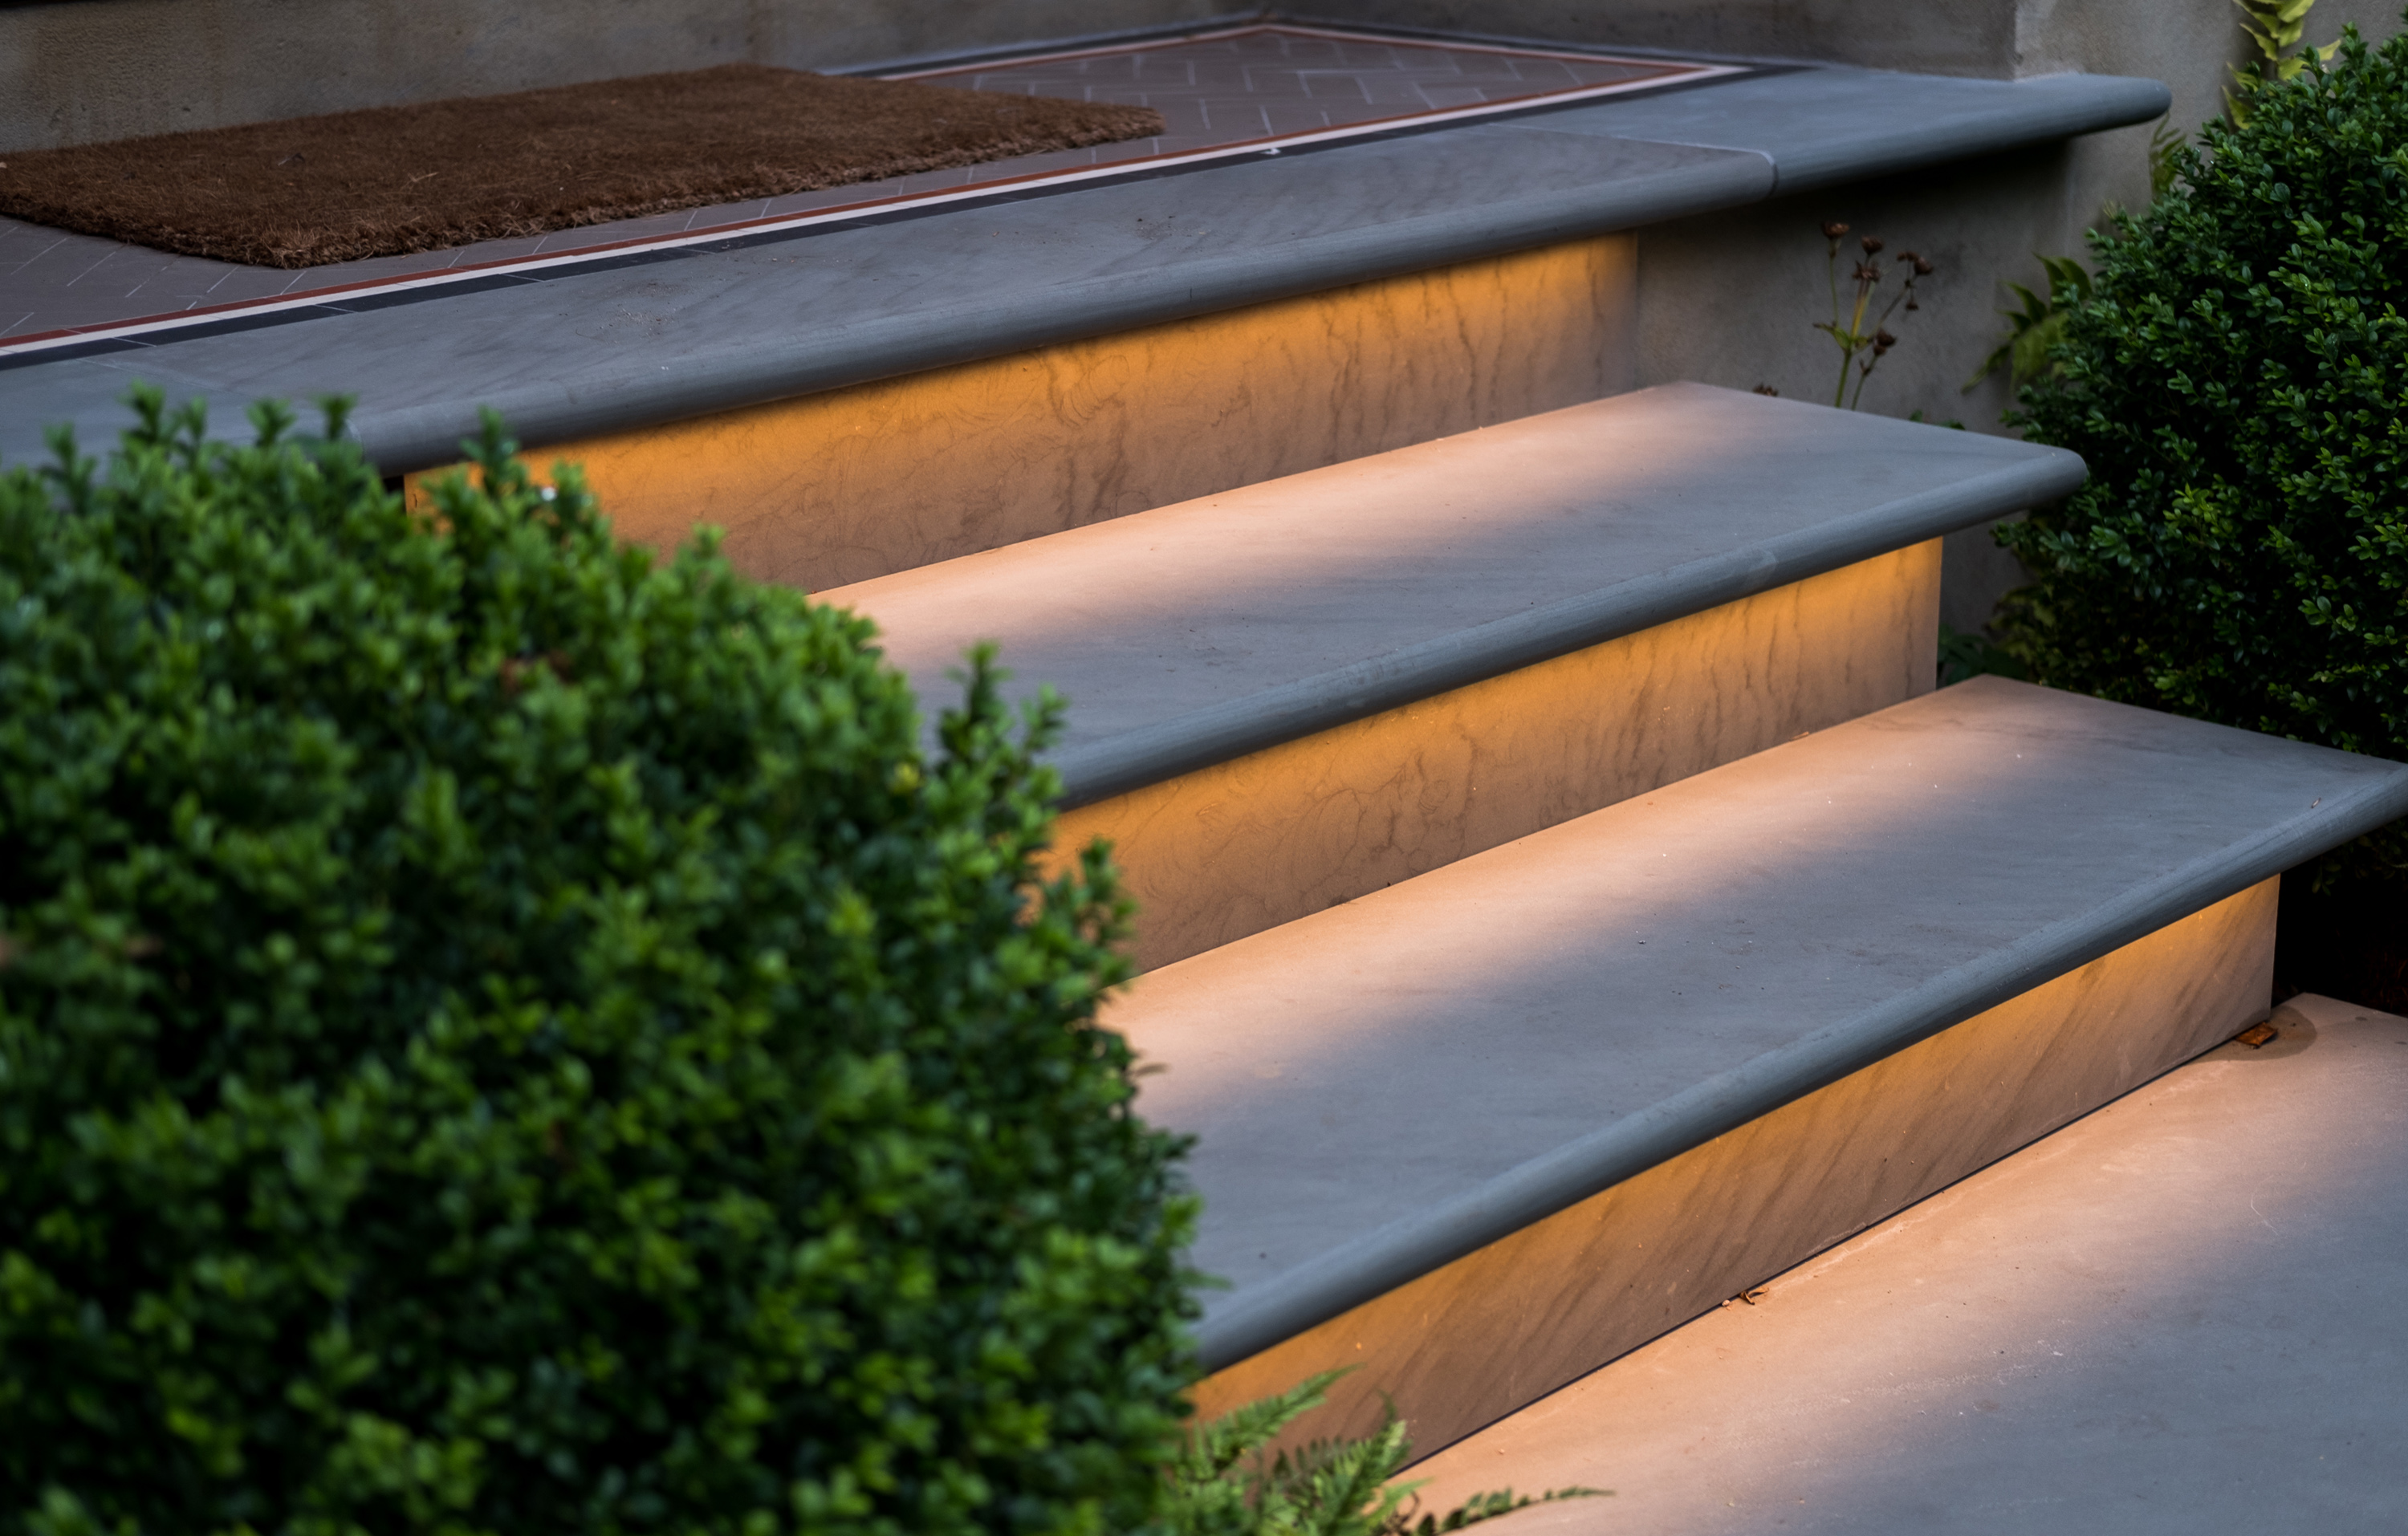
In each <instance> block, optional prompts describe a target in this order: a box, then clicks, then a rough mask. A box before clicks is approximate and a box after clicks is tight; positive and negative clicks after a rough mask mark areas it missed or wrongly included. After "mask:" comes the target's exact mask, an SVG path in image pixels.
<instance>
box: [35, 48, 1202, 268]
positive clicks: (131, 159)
mask: <svg viewBox="0 0 2408 1536" xmlns="http://www.w3.org/2000/svg"><path fill="white" fill-rule="evenodd" d="M1162 132H1163V122H1162V118H1161V115H1160V114H1159V113H1157V112H1155V111H1154V109H1153V108H1149V107H1124V106H1118V105H1113V104H1109V103H1100V102H1083V101H1066V100H1061V99H1058V98H1055V97H1050V96H1024V95H1006V94H1003V93H986V92H975V91H961V90H953V89H949V88H946V87H943V86H933V85H917V84H913V83H910V82H909V81H902V80H873V79H850V78H846V77H841V76H828V75H813V74H809V73H806V72H804V71H801V70H794V69H772V68H768V67H766V66H764V65H720V66H719V67H718V68H715V69H697V70H692V71H688V72H685V73H681V74H674V75H647V76H643V77H640V78H638V79H623V80H606V81H602V82H600V83H597V84H593V85H566V86H554V87H551V88H548V89H545V90H540V91H522V92H517V93H512V94H509V95H503V96H474V97H466V98H464V99H461V100H458V101H440V102H429V103H426V104H424V105H423V106H417V107H384V108H370V109H367V110H365V111H356V112H337V113H334V114H332V115H329V116H325V117H311V118H294V119H290V120H287V121H285V122H262V123H252V124H248V125H245V126H242V127H237V128H215V129H208V130H205V131H202V132H197V133H186V134H165V135H162V136H158V137H155V138H133V139H123V140H120V141H119V142H117V143H113V144H91V145H83V146H79V147H76V148H73V149H65V150H40V151H17V152H14V153H10V154H8V155H7V156H6V158H5V161H0V213H7V214H9V215H12V216H14V217H16V218H19V219H25V220H30V221H31V222H33V223H38V224H48V225H50V226H51V227H53V228H58V229H71V230H76V231H78V232H79V233H82V234H86V235H99V236H106V237H110V238H114V239H121V240H130V241H132V242H134V243H135V244H137V245H146V246H151V247H155V248H157V249H159V250H163V251H182V252H185V253H187V254H190V255H195V256H214V257H216V258H218V259H219V260H222V261H232V262H248V263H252V264H255V265H260V266H285V267H294V266H323V265H325V264H327V263H330V262H342V261H354V260H357V259H358V258H360V257H363V256H391V255H399V254H402V253H404V252H407V251H433V250H437V249H440V248H442V247H446V246H454V245H465V244H466V243H467V242H469V241H471V240H490V239H501V238H509V237H518V236H527V235H540V234H544V233H546V232H548V231H551V230H555V229H569V228H573V227H575V226H578V225H581V224H591V223H601V222H602V221H604V220H606V219H627V218H635V217H639V216H641V215H645V214H652V213H667V212H670V211H672V210H674V209H679V208H700V207H704V206H706V205H709V204H712V203H734V202H743V201H747V200H749V199H752V198H755V197H775V196H780V195H782V194H787V193H796V192H810V191H814V190H817V189H819V188H822V187H835V186H843V185H847V184H849V183H852V182H855V181H874V180H880V179H885V178H887V177H893V176H904V175H909V174H910V173H912V172H915V171H929V170H941V169H945V168H947V167H950V166H955V165H977V164H979V163H981V162H983V161H989V160H1001V159H1005V158H1008V157H1010V156H1012V155H1024V154H1036V153H1040V152H1043V151H1050V150H1068V149H1079V148H1083V147H1085V146H1087V145H1091V144H1109V143H1113V142H1116V141H1118V140H1121V139H1126V138H1143V137H1148V136H1154V135H1158V134H1160V133H1162Z"/></svg>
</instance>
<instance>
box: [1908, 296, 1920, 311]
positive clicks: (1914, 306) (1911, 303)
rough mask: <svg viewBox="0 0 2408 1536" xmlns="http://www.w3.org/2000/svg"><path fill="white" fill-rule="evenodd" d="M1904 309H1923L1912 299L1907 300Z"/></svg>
mask: <svg viewBox="0 0 2408 1536" xmlns="http://www.w3.org/2000/svg"><path fill="white" fill-rule="evenodd" d="M1906 307H1907V308H1908V309H1922V308H1923V306H1922V305H1920V304H1918V303H1916V302H1915V301H1914V299H1913V298H1909V299H1908V300H1907V301H1906Z"/></svg>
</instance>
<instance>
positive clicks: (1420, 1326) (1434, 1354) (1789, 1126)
mask: <svg viewBox="0 0 2408 1536" xmlns="http://www.w3.org/2000/svg"><path fill="white" fill-rule="evenodd" d="M2278 886H2279V882H2278V881H2276V880H2267V881H2263V882H2261V883H2258V884H2257V885H2255V886H2253V887H2251V888H2250V889H2248V890H2245V891H2243V892H2241V893H2240V894H2239V895H2236V896H2233V897H2229V898H2227V899H2226V900H2224V901H2221V902H2218V903H2216V904H2215V905H2214V906H2212V907H2210V908H2208V909H2206V910H2205V911H2202V912H2198V913H2195V914H2193V915H2192V916H2190V917H2187V918H2185V919H2183V920H2182V921H2180V922H2177V923H2174V924H2171V925H2170V926H2167V927H2164V928H2161V929H2159V930H2158V931H2157V932H2156V933H2154V934H2151V935H2149V936H2148V937H2146V938H2144V939H2142V940H2136V941H2135V942H2133V943H2130V944H2128V945H2126V946H2124V947H2123V948H2121V949H2118V950H2115V951H2114V952H2113V953H2111V954H2109V955H2105V956H2103V957H2102V958H2100V959H2099V960H2096V961H2093V962H2092V963H2090V964H2089V965H2087V966H2085V967H2082V968H2081V969H2077V970H2075V971H2072V972H2070V973H2068V974H2066V975H2064V976H2060V977H2058V978H2057V979H2056V980H2054V981H2051V982H2048V983H2043V984H2042V985H2040V986H2037V987H2035V988H2033V989H2032V990H2030V991H2028V992H2027V993H2024V994H2023V995H2022V996H2020V997H2017V998H2014V999H2013V1000H2011V1001H2009V1002H2006V1003H2004V1004H2001V1005H2000V1006H1999V1007H1996V1008H1993V1009H1990V1010H1988V1011H1986V1012H1982V1013H1979V1014H1976V1015H1975V1016H1974V1017H1972V1018H1971V1019H1968V1020H1966V1021H1965V1022H1964V1023H1962V1024H1959V1025H1957V1026H1955V1027H1954V1028H1951V1029H1948V1030H1946V1031H1943V1032H1942V1033H1941V1034H1939V1035H1936V1036H1933V1037H1931V1038H1930V1039H1928V1040H1926V1041H1922V1042H1921V1043H1919V1044H1917V1045H1914V1046H1912V1047H1910V1048H1908V1049H1907V1050H1904V1051H1902V1052H1899V1053H1898V1054H1897V1055H1892V1056H1890V1057H1888V1058H1886V1059H1885V1060H1883V1061H1881V1062H1878V1063H1876V1064H1875V1065H1873V1066H1871V1067H1868V1068H1865V1069H1862V1070H1860V1071H1857V1072H1855V1073H1853V1074H1851V1075H1849V1076H1847V1077H1845V1078H1842V1079H1841V1080H1840V1081H1839V1082H1837V1083H1834V1084H1830V1085H1828V1086H1827V1087H1824V1088H1821V1089H1819V1090H1817V1091H1815V1092H1813V1093H1812V1094H1809V1095H1807V1096H1806V1097H1805V1098H1800V1099H1798V1100H1796V1101H1794V1102H1792V1103H1790V1104H1788V1105H1786V1106H1785V1107H1784V1108H1782V1109H1779V1110H1776V1111H1774V1112H1772V1113H1770V1114H1766V1115H1763V1116H1761V1117H1759V1118H1757V1119H1756V1120H1755V1121H1752V1122H1750V1123H1749V1124H1748V1125H1746V1126H1744V1127H1741V1128H1740V1129H1738V1130H1736V1131H1733V1132H1731V1133H1729V1134H1727V1135H1725V1136H1722V1137H1719V1138H1717V1139H1715V1140H1714V1141H1710V1142H1708V1143H1706V1144H1704V1145H1702V1146H1699V1147H1697V1148H1694V1149H1692V1150H1691V1151H1689V1152H1687V1153H1685V1154H1683V1155H1682V1156H1678V1157H1675V1158H1672V1159H1670V1160H1668V1161H1667V1162H1665V1163H1662V1164H1659V1165H1658V1166H1656V1167H1655V1168H1653V1169H1651V1170H1648V1171H1646V1172H1645V1173H1642V1174H1640V1175H1639V1176H1637V1177H1635V1178H1632V1179H1629V1180H1627V1181H1625V1182H1623V1183H1621V1184H1616V1185H1614V1186H1613V1187H1612V1188H1610V1189H1607V1190H1605V1191H1603V1192H1601V1193H1599V1194H1598V1195H1596V1196H1593V1197H1591V1198H1590V1199H1586V1200H1584V1201H1582V1202H1580V1203H1578V1204H1576V1205H1573V1206H1571V1207H1570V1208H1569V1209H1566V1210H1564V1211H1562V1212H1559V1213H1556V1214H1555V1215H1554V1216H1552V1217H1549V1218H1547V1219H1545V1220H1543V1221H1541V1222H1538V1223H1535V1224H1533V1225H1532V1226H1530V1227H1526V1228H1524V1229H1522V1230H1521V1231H1519V1232H1517V1233H1515V1234H1514V1235H1512V1237H1509V1238H1506V1239H1503V1240H1501V1241H1499V1242H1494V1243H1491V1244H1489V1245H1488V1246H1487V1247H1484V1248H1482V1249H1480V1250H1478V1251H1476V1252H1474V1253H1472V1254H1470V1255H1468V1256H1465V1257H1463V1258H1461V1259H1458V1260H1456V1261H1455V1262H1454V1263H1452V1264H1448V1265H1446V1266H1443V1267H1442V1268H1441V1269H1438V1270H1433V1271H1431V1272H1430V1273H1428V1274H1426V1275H1424V1276H1422V1277H1421V1278H1420V1279H1418V1280H1415V1281H1412V1282H1411V1283H1409V1284H1407V1285H1401V1286H1398V1288H1397V1289H1395V1290H1393V1291H1390V1292H1388V1293H1387V1294H1386V1295H1384V1296H1382V1297H1379V1298H1377V1299H1374V1300H1372V1301H1369V1302H1367V1303H1365V1304H1364V1305H1362V1306H1359V1307H1356V1308H1355V1309H1354V1310H1352V1311H1350V1312H1348V1313H1343V1314H1341V1315H1340V1316H1338V1317H1336V1318H1333V1319H1332V1320H1330V1321H1329V1322H1327V1323H1325V1324H1323V1325H1321V1326H1320V1327H1318V1328H1312V1329H1310V1330H1308V1331H1307V1332H1304V1333H1302V1334H1299V1335H1297V1336H1296V1337H1295V1338H1293V1339H1290V1340H1288V1341H1286V1342H1283V1343H1282V1344H1279V1345H1277V1346H1275V1347H1273V1348H1271V1349H1269V1350H1265V1351H1263V1352H1262V1353H1260V1354H1258V1355H1255V1356H1254V1357H1250V1358H1248V1359H1245V1360H1242V1361H1240V1362H1239V1363H1238V1364H1236V1365H1234V1366H1231V1367H1229V1368H1227V1369H1226V1370H1224V1371H1219V1372H1217V1373H1216V1374H1214V1375H1213V1376H1211V1378H1210V1379H1208V1380H1207V1381H1206V1382H1205V1383H1204V1384H1203V1385H1202V1386H1201V1387H1200V1388H1199V1389H1198V1391H1197V1413H1198V1414H1201V1415H1207V1416H1209V1415H1211V1414H1217V1413H1221V1412H1225V1411H1226V1410H1227V1409H1228V1408H1231V1407H1234V1406H1236V1405H1237V1404H1239V1403H1240V1402H1244V1401H1247V1400H1252V1399H1254V1398H1258V1397H1261V1396H1263V1395H1265V1394H1267V1393H1269V1392H1272V1391H1276V1390H1279V1389H1282V1388H1284V1387H1286V1386H1289V1385H1293V1384H1294V1383H1295V1382H1297V1380H1299V1379H1300V1378H1302V1377H1304V1376H1306V1375H1308V1374H1310V1373H1311V1372H1312V1371H1321V1370H1326V1369H1329V1368H1332V1367H1336V1366H1358V1367H1361V1368H1362V1369H1360V1370H1357V1371H1355V1372H1354V1373H1353V1374H1351V1375H1349V1376H1348V1377H1346V1378H1345V1379H1344V1380H1343V1381H1342V1382H1341V1383H1340V1385H1339V1387H1338V1388H1337V1392H1336V1394H1335V1400H1334V1402H1333V1407H1332V1409H1331V1410H1330V1411H1329V1412H1328V1413H1327V1414H1323V1415H1317V1416H1316V1420H1315V1423H1314V1425H1313V1427H1312V1433H1313V1434H1315V1435H1329V1434H1339V1433H1362V1432H1365V1431H1368V1430H1369V1429H1370V1428H1374V1427H1375V1426H1376V1425H1377V1424H1378V1423H1379V1421H1380V1419H1381V1416H1382V1414H1383V1401H1384V1400H1393V1401H1394V1403H1395V1405H1396V1410H1397V1412H1398V1414H1401V1415H1403V1417H1404V1418H1406V1419H1407V1420H1408V1421H1410V1422H1411V1424H1412V1428H1413V1441H1414V1444H1415V1445H1416V1447H1417V1448H1418V1449H1420V1450H1421V1451H1422V1452H1424V1453H1425V1454H1426V1453H1429V1452H1434V1451H1436V1450H1438V1449H1440V1448H1441V1447H1442V1446H1444V1445H1446V1444H1448V1443H1452V1442H1454V1441H1455V1440H1457V1439H1460V1438H1461V1437H1462V1436H1464V1435H1466V1434H1469V1433H1470V1432H1471V1431H1472V1430H1474V1429H1477V1428H1480V1427H1481V1426H1483V1425H1484V1424H1487V1423H1489V1422H1491V1421H1493V1420H1495V1419H1498V1418H1500V1417H1502V1416H1503V1415H1505V1414H1510V1413H1512V1412H1513V1411H1515V1410H1516V1409H1518V1408H1521V1407H1523V1406H1525V1405H1526V1404H1527V1403H1529V1402H1532V1401H1534V1400H1537V1399H1539V1398H1541V1397H1543V1396H1544V1395H1546V1394H1547V1393H1548V1392H1551V1391H1553V1390H1555V1388H1557V1387H1559V1386H1562V1385H1565V1384H1566V1383H1568V1382H1570V1381H1572V1380H1574V1379H1575V1378H1577V1377H1579V1376H1581V1375H1583V1374H1584V1373H1586V1372H1587V1371H1592V1370H1595V1369H1596V1368H1597V1367H1598V1366H1600V1365H1602V1364H1604V1363H1605V1362H1606V1361H1608V1360H1611V1359H1613V1358H1614V1357H1617V1356H1620V1355H1623V1354H1625V1353H1627V1352H1628V1351H1629V1350H1631V1349H1634V1348H1636V1347H1637V1346H1638V1345H1640V1344H1641V1343H1643V1342H1646V1341H1647V1340H1649V1339H1652V1338H1654V1337H1656V1335H1658V1334H1661V1333H1663V1332H1665V1331H1666V1330H1668V1329H1670V1328H1674V1327H1677V1326H1678V1325H1680V1324H1681V1323H1684V1322H1685V1321H1687V1320H1688V1319H1690V1318H1692V1317H1695V1316H1697V1315H1699V1314H1700V1313H1704V1312H1706V1311H1708V1310H1711V1309H1712V1308H1713V1306H1714V1305H1716V1304H1717V1303H1718V1302H1720V1301H1721V1300H1723V1299H1726V1298H1729V1297H1732V1296H1735V1295H1737V1294H1739V1293H1740V1292H1742V1291H1743V1290H1745V1289H1746V1288H1747V1287H1748V1286H1750V1285H1756V1284H1759V1283H1761V1282H1763V1281H1765V1280H1767V1279H1769V1278H1770V1277H1771V1276H1773V1275H1775V1274H1777V1273H1779V1272H1781V1271H1782V1270H1785V1269H1788V1268H1789V1267H1790V1266H1792V1265H1794V1264H1797V1263H1799V1261H1801V1260H1803V1259H1805V1258H1807V1257H1809V1256H1813V1254H1815V1253H1818V1252H1820V1251H1821V1250H1823V1249H1824V1248H1827V1247H1828V1246H1830V1245H1831V1244H1833V1243H1835V1242H1840V1241H1842V1239H1844V1238H1846V1237H1848V1236H1850V1235H1852V1234H1854V1233H1856V1232H1858V1231H1861V1230H1863V1229H1864V1228H1865V1227H1870V1226H1871V1225H1873V1224H1874V1223H1876V1222H1879V1221H1882V1220H1884V1219H1885V1218H1886V1217H1888V1216H1891V1215H1894V1214H1896V1213H1898V1212H1899V1211H1901V1210H1903V1209H1905V1208H1906V1207H1907V1206H1909V1205H1912V1204H1914V1202H1915V1201H1916V1200H1918V1199H1923V1198H1924V1197H1926V1196H1928V1195H1930V1194H1932V1193H1934V1192H1935V1191H1937V1190H1940V1189H1942V1188H1944V1187H1946V1186H1947V1185H1948V1184H1952V1183H1954V1182H1955V1181H1957V1180H1958V1179H1961V1178H1963V1177H1965V1176H1966V1175H1967V1174H1970V1173H1971V1172H1973V1171H1975V1170H1978V1169H1981V1168H1983V1167H1985V1166H1987V1165H1988V1164H1990V1163H1992V1162H1995V1161H1996V1160H1998V1159H1999V1158H2000V1157H2002V1156H2006V1155H2007V1154H2008V1153H2010V1152H2013V1151H2014V1150H2015V1149H2016V1148H2018V1147H2021V1146H2023V1145H2025V1144H2027V1143H2028V1142H2030V1141H2035V1140H2037V1139H2038V1138H2040V1137H2042V1136H2043V1135H2046V1134H2047V1133H2048V1132H2050V1131H2052V1130H2055V1129H2057V1127H2061V1126H2064V1125H2066V1124H2068V1123H2070V1122H2071V1121H2072V1120H2074V1119H2076V1118H2078V1117H2080V1116H2081V1115H2083V1114H2085V1113H2089V1112H2090V1111H2091V1110H2094V1109H2097V1108H2098V1107H2100V1105H2102V1104H2105V1103H2107V1102H2108V1101H2110V1100H2112V1099H2114V1098H2116V1097H2118V1096H2119V1095H2121V1094H2123V1093H2126V1092H2128V1091H2129V1090H2130V1089H2132V1088H2134V1087H2136V1086H2138V1085H2139V1084H2143V1083H2145V1082H2147V1081H2149V1080H2150V1079H2151V1078H2153V1077H2156V1076H2157V1075H2158V1074H2159V1073H2161V1072H2163V1071H2166V1070H2168V1069H2171V1068H2172V1067H2174V1066H2176V1065H2178V1064H2179V1063H2181V1062H2183V1061H2185V1060H2187V1059H2189V1058H2190V1057H2191V1056H2194V1055H2198V1054H2199V1053H2200V1052H2201V1051H2204V1050H2207V1049H2209V1048H2210V1047H2212V1046H2214V1045H2215V1044H2217V1043H2218V1042H2220V1041H2224V1040H2227V1039H2229V1038H2230V1037H2231V1036H2232V1035H2233V1034H2234V1033H2235V1032H2236V1031H2238V1030H2240V1029H2242V1028H2243V1027H2245V1026H2247V1025H2249V1024H2250V1023H2252V1022H2254V1021H2255V1020H2257V1019H2261V1018H2263V1017H2264V1016H2265V1015H2266V1012H2267V1007H2268V1000H2269V997H2270V991H2271V984H2272V968H2273V945H2274V914H2275V905H2276V893H2277V889H2278ZM1431 1113H1432V1115H1433V1118H1434V1121H1435V1122H1436V1123H1437V1124H1439V1125H1441V1126H1442V1124H1443V1116H1444V1113H1445V1109H1444V1106H1440V1105H1433V1106H1431Z"/></svg>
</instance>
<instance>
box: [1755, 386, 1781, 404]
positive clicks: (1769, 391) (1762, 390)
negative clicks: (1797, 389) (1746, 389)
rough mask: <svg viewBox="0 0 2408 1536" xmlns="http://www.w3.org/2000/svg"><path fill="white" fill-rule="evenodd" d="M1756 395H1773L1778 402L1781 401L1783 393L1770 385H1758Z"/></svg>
mask: <svg viewBox="0 0 2408 1536" xmlns="http://www.w3.org/2000/svg"><path fill="white" fill-rule="evenodd" d="M1756 393H1757V394H1758V395H1771V396H1772V397H1773V398H1774V399H1776V400H1777V399H1779V398H1780V397H1781V392H1780V391H1779V390H1777V389H1774V388H1773V387H1772V386H1771V385H1770V384H1758V385H1756Z"/></svg>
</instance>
